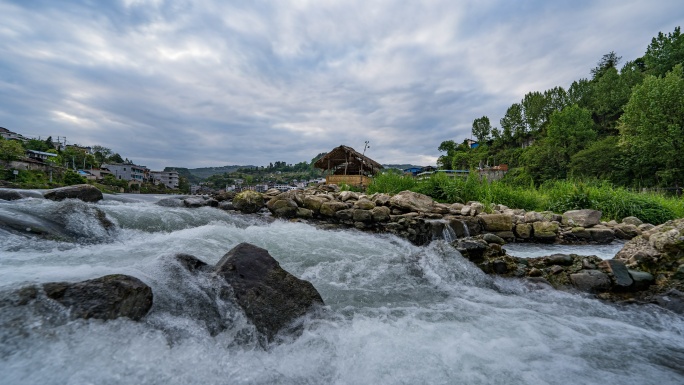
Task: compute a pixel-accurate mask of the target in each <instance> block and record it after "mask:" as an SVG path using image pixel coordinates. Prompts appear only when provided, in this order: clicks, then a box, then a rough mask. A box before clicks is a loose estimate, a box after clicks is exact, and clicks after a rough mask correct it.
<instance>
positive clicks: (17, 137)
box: [0, 127, 27, 142]
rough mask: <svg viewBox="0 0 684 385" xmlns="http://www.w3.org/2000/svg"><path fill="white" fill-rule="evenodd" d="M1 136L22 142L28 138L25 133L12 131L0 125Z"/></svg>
mask: <svg viewBox="0 0 684 385" xmlns="http://www.w3.org/2000/svg"><path fill="white" fill-rule="evenodd" d="M0 136H2V138H3V139H14V140H21V141H22V142H24V141H26V140H27V139H26V138H25V137H24V136H23V135H21V134H17V133H16V132H12V131H10V130H8V129H6V128H5V127H0Z"/></svg>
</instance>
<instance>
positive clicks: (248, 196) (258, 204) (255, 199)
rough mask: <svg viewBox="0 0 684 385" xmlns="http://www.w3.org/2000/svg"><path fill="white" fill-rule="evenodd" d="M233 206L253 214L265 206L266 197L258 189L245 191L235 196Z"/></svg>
mask: <svg viewBox="0 0 684 385" xmlns="http://www.w3.org/2000/svg"><path fill="white" fill-rule="evenodd" d="M233 207H235V209H236V210H238V211H241V212H243V213H245V214H252V213H255V212H257V211H259V210H261V208H262V207H264V197H263V196H262V195H261V194H259V193H258V192H256V191H251V190H247V191H243V192H241V193H239V194H237V195H236V196H235V198H233Z"/></svg>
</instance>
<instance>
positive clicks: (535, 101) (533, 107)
mask: <svg viewBox="0 0 684 385" xmlns="http://www.w3.org/2000/svg"><path fill="white" fill-rule="evenodd" d="M520 105H521V106H522V115H523V117H524V119H525V124H526V125H527V132H531V133H535V132H539V131H541V130H542V127H543V126H544V125H545V124H546V113H545V112H546V111H545V110H546V98H545V97H544V95H542V93H541V92H537V91H535V92H528V93H527V94H525V97H523V100H522V101H521V102H520Z"/></svg>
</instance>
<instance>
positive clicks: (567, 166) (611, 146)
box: [438, 27, 684, 191]
mask: <svg viewBox="0 0 684 385" xmlns="http://www.w3.org/2000/svg"><path fill="white" fill-rule="evenodd" d="M621 61H622V58H621V57H620V56H618V55H617V54H616V53H615V52H610V53H608V54H606V55H604V56H603V57H602V58H601V59H600V60H599V61H598V63H597V65H596V66H595V67H594V68H593V69H591V71H590V74H591V76H590V78H584V79H579V80H576V81H574V82H573V83H572V84H571V85H570V87H569V88H568V89H564V88H563V87H560V86H558V87H554V88H552V89H549V90H544V91H531V92H529V93H527V94H526V95H524V97H523V98H522V100H520V101H519V102H517V103H513V104H512V105H511V106H510V107H509V108H508V109H507V110H506V113H505V115H504V117H503V118H502V119H501V120H500V121H499V123H500V127H492V125H491V122H490V120H489V118H488V117H487V116H482V117H480V118H477V119H475V120H474V121H473V125H472V135H473V137H474V138H476V139H477V141H478V142H479V143H478V145H479V147H477V148H471V147H470V146H469V145H468V144H467V143H466V142H465V141H464V142H463V143H460V144H459V143H456V142H454V141H452V140H447V141H444V142H442V143H441V145H440V146H439V150H440V151H441V152H443V153H444V154H443V155H442V156H441V157H440V158H439V161H438V163H439V166H440V167H441V168H444V169H472V168H476V167H478V166H483V165H486V164H489V165H495V164H501V163H505V164H508V165H509V168H512V169H514V170H513V171H512V173H511V174H512V175H511V176H514V178H515V180H516V181H517V184H518V185H525V186H527V185H530V184H534V185H535V186H541V185H542V184H545V183H548V182H549V181H554V180H567V179H572V178H582V179H587V178H591V179H598V180H603V181H608V182H610V183H612V184H614V185H617V186H623V187H667V188H670V189H672V191H677V190H678V189H679V188H681V186H682V183H683V182H684V156H683V155H682V154H684V74H683V70H682V63H684V35H682V34H681V31H680V28H679V27H677V28H675V30H674V31H673V32H671V33H667V34H664V33H662V32H661V33H659V34H658V36H656V37H654V38H653V39H652V41H651V44H650V45H649V46H648V47H647V48H646V52H645V53H644V55H643V56H642V57H640V58H636V59H633V60H630V61H627V62H625V63H624V64H622V66H621V67H619V65H620V64H621ZM679 191H681V190H679Z"/></svg>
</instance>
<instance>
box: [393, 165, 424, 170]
mask: <svg viewBox="0 0 684 385" xmlns="http://www.w3.org/2000/svg"><path fill="white" fill-rule="evenodd" d="M382 167H384V168H398V169H399V170H406V169H407V168H413V167H419V168H423V167H425V166H416V165H414V164H383V165H382Z"/></svg>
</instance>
